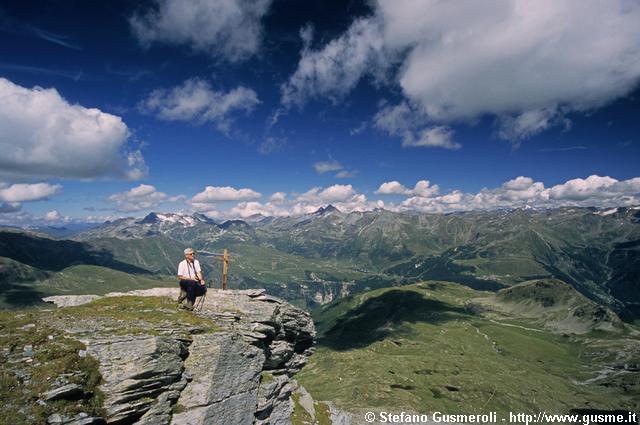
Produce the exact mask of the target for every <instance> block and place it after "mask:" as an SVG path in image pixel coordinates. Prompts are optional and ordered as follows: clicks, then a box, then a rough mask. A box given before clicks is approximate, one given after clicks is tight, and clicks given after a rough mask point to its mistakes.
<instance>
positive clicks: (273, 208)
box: [227, 201, 289, 218]
mask: <svg viewBox="0 0 640 425" xmlns="http://www.w3.org/2000/svg"><path fill="white" fill-rule="evenodd" d="M256 214H260V215H263V216H266V217H286V216H288V215H289V212H288V211H287V210H286V209H284V208H281V207H280V206H278V205H275V203H273V202H267V203H266V204H262V203H260V202H255V201H252V202H240V203H238V204H237V205H236V206H234V207H233V208H231V209H230V210H229V211H228V213H227V215H228V216H229V217H241V218H246V217H250V216H252V215H256Z"/></svg>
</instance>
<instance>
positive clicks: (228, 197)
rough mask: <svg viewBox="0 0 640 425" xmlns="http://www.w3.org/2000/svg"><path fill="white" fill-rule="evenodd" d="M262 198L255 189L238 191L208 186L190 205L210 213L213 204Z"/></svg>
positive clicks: (194, 197) (195, 196) (225, 187)
mask: <svg viewBox="0 0 640 425" xmlns="http://www.w3.org/2000/svg"><path fill="white" fill-rule="evenodd" d="M261 196H262V194H260V193H259V192H256V191H255V190H253V189H248V188H243V189H236V188H233V187H230V186H207V187H205V189H204V190H203V191H202V192H200V193H198V194H196V195H194V196H193V197H192V198H191V200H190V203H191V205H192V206H193V208H195V209H196V210H197V211H210V210H212V204H216V203H218V202H226V201H245V200H253V199H258V198H260V197H261Z"/></svg>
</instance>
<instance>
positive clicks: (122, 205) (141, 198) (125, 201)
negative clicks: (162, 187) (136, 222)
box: [109, 184, 170, 212]
mask: <svg viewBox="0 0 640 425" xmlns="http://www.w3.org/2000/svg"><path fill="white" fill-rule="evenodd" d="M167 200H170V199H169V196H168V195H167V194H166V193H163V192H159V191H158V190H157V189H156V188H155V187H154V186H152V185H148V184H141V185H140V186H136V187H134V188H132V189H130V190H128V191H126V192H121V193H116V194H113V195H111V196H110V197H109V201H111V202H115V203H116V209H117V210H118V211H123V212H130V211H141V210H148V209H153V208H156V207H157V206H158V205H160V203H162V202H164V201H167Z"/></svg>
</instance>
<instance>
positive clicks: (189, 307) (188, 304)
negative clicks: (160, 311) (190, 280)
mask: <svg viewBox="0 0 640 425" xmlns="http://www.w3.org/2000/svg"><path fill="white" fill-rule="evenodd" d="M184 309H185V310H189V311H193V301H191V300H187V305H185V307H184Z"/></svg>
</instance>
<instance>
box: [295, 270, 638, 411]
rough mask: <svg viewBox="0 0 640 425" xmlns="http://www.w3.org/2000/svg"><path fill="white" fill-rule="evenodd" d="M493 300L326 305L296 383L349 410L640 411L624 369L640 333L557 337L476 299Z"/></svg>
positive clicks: (464, 297) (428, 291) (466, 294)
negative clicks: (482, 307) (477, 304)
mask: <svg viewBox="0 0 640 425" xmlns="http://www.w3.org/2000/svg"><path fill="white" fill-rule="evenodd" d="M491 295H492V294H491V293H488V292H481V291H476V290H473V289H471V288H468V287H464V286H461V285H458V284H455V283H448V282H424V283H419V284H414V285H408V286H403V287H401V288H385V289H379V290H375V291H371V292H367V293H363V294H358V295H355V296H351V297H348V298H345V299H343V300H340V301H337V302H336V303H332V304H330V305H327V306H323V307H322V308H320V309H319V310H318V311H317V312H316V314H315V315H314V318H315V320H316V323H317V327H318V330H319V331H320V339H319V347H318V349H317V351H316V353H315V354H314V356H313V357H312V358H311V361H310V363H309V364H308V365H307V366H306V367H305V368H304V369H303V371H302V372H301V373H300V374H299V375H298V380H299V381H300V382H301V384H302V385H304V386H305V388H307V390H309V392H310V393H311V394H312V395H313V397H314V399H315V400H331V401H333V402H334V403H336V404H337V405H338V406H339V407H341V408H343V409H346V410H352V409H363V408H365V407H375V408H376V409H378V410H379V409H381V408H388V409H393V411H400V410H403V409H406V410H413V411H417V412H432V411H436V410H438V411H442V412H451V413H453V412H455V413H478V412H488V411H498V412H503V413H504V412H509V411H519V412H538V411H541V410H546V411H547V412H557V413H563V412H568V411H570V410H571V409H575V408H593V409H605V410H611V409H630V410H637V409H638V408H640V402H639V400H640V379H639V376H638V371H637V369H636V371H635V372H633V371H631V370H630V369H629V368H628V367H627V366H625V365H633V364H636V365H637V364H638V362H639V361H640V338H639V337H638V334H639V332H638V331H637V330H636V329H634V328H630V327H628V326H625V327H624V328H621V329H620V331H619V332H616V333H609V332H602V331H598V332H590V333H587V334H582V335H578V334H559V333H554V332H550V331H547V330H545V329H544V328H543V327H542V326H541V323H540V322H534V321H531V320H530V319H528V318H527V317H521V316H517V315H513V314H509V315H504V314H502V315H501V314H499V313H498V312H496V311H492V312H491V314H484V313H480V312H479V311H478V310H477V309H476V308H474V304H472V300H473V299H476V298H482V297H487V296H491ZM523 295H524V294H523ZM557 301H558V302H559V303H565V302H566V301H567V300H566V299H558V300H557ZM625 368H626V369H625Z"/></svg>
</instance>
